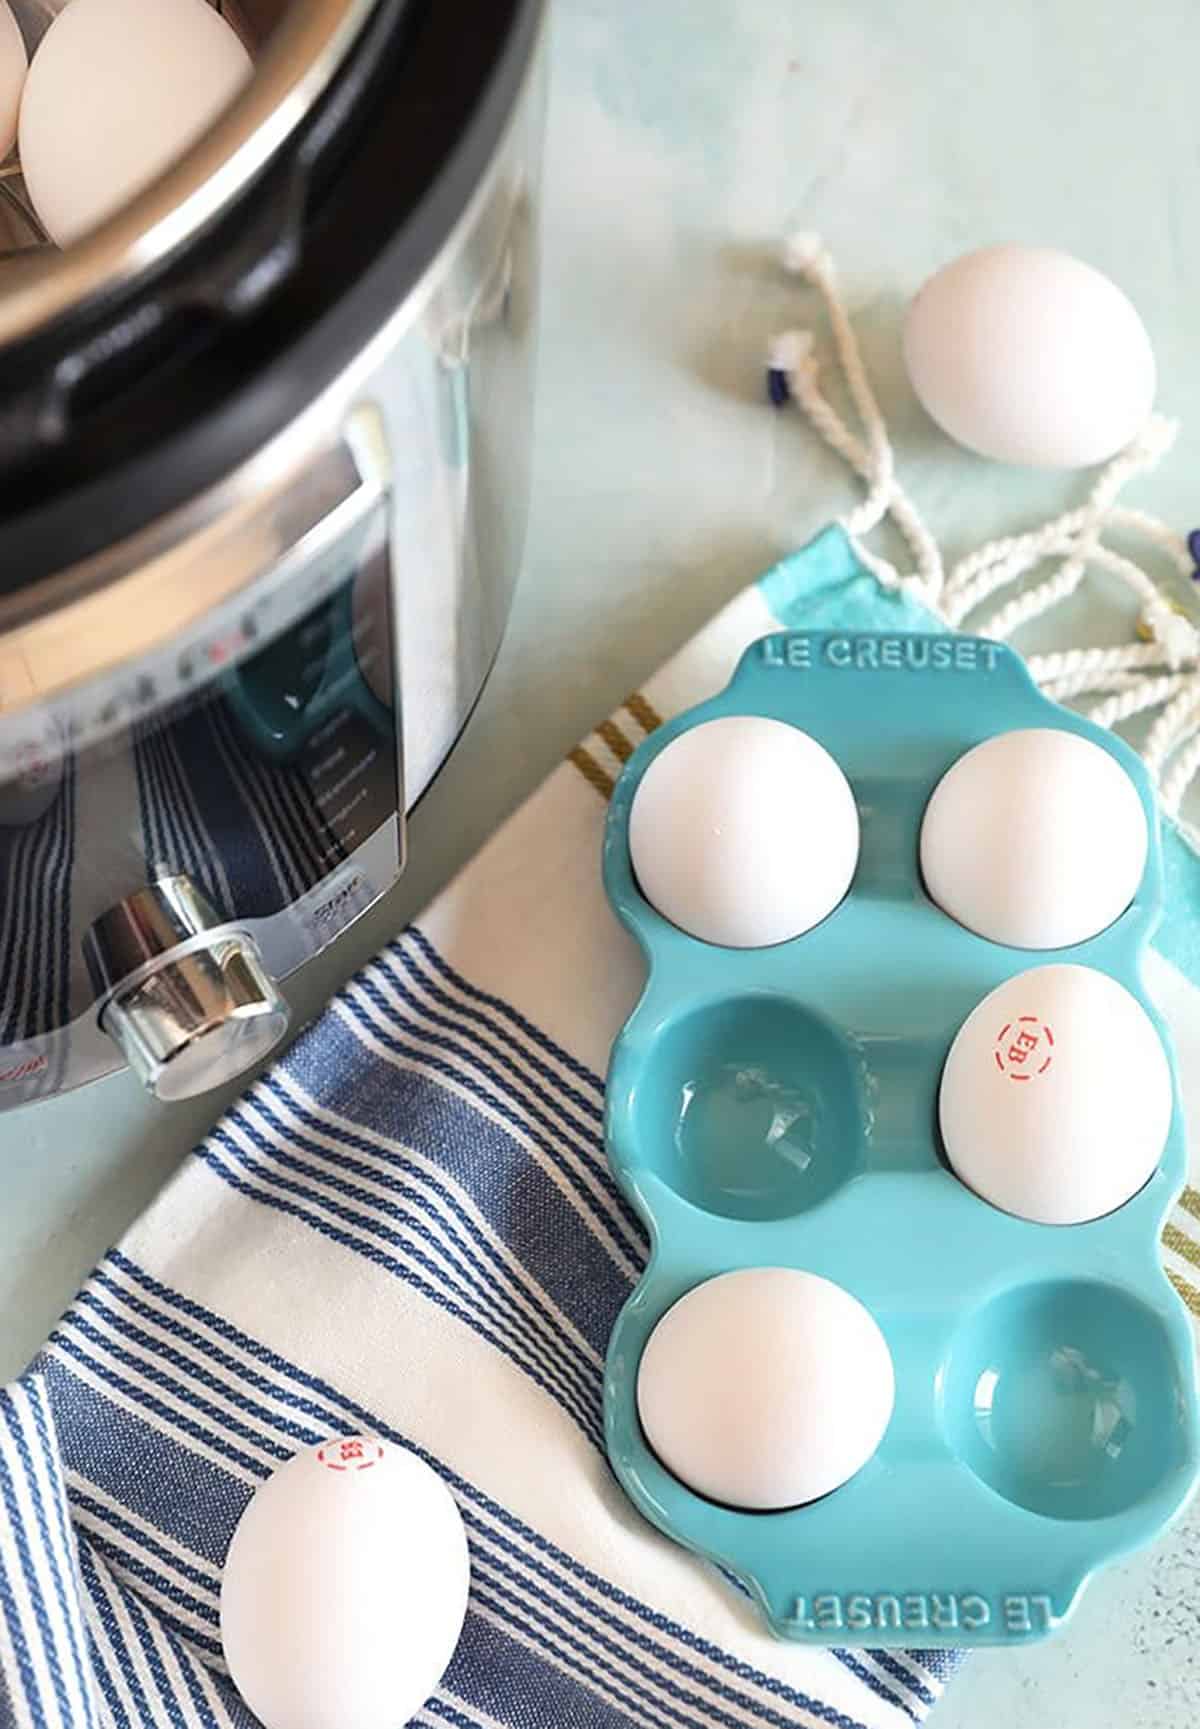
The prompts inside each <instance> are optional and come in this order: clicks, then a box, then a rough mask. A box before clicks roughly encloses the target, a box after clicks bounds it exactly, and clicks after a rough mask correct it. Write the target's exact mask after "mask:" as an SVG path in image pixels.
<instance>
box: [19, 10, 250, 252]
mask: <svg viewBox="0 0 1200 1729" xmlns="http://www.w3.org/2000/svg"><path fill="white" fill-rule="evenodd" d="M250 70H251V68H250V56H249V55H248V54H247V52H246V50H245V48H243V46H242V44H241V42H240V41H239V40H238V38H237V36H236V35H235V34H234V32H233V31H232V30H231V29H230V27H229V25H228V24H227V23H226V22H225V20H224V19H223V18H222V17H221V16H220V14H219V13H217V12H215V11H214V10H213V8H212V7H211V6H208V5H206V4H205V0H71V3H70V5H68V6H66V7H65V8H64V10H63V11H61V12H60V13H59V14H58V16H57V17H56V18H55V20H54V22H53V23H52V24H51V26H50V28H49V30H47V32H46V34H45V36H44V37H43V38H42V40H41V43H40V44H39V46H38V49H37V52H36V53H35V54H34V57H33V64H32V65H31V66H30V68H29V77H28V78H27V80H26V82H25V93H24V96H23V97H22V100H21V118H20V135H19V149H20V155H21V167H22V170H23V172H24V175H25V185H26V187H27V189H28V192H29V196H30V198H31V199H32V201H33V207H34V209H35V210H36V211H37V214H38V216H39V217H40V218H41V221H42V223H43V225H44V226H45V228H46V231H47V233H48V234H49V235H50V237H51V239H53V240H56V241H57V242H58V244H59V245H60V246H66V245H67V244H68V243H69V242H70V241H72V240H75V239H77V238H78V236H79V235H81V234H84V233H86V232H87V230H88V229H89V228H94V227H95V226H96V224H97V223H99V222H102V221H103V220H104V218H105V217H106V216H111V215H112V214H113V212H114V211H116V210H118V209H120V207H121V205H123V204H125V203H127V202H128V201H129V199H131V198H132V197H133V196H134V195H135V194H136V193H138V192H140V191H141V190H142V189H143V187H145V186H148V185H149V184H150V182H151V181H152V180H153V179H154V178H155V177H156V176H157V175H159V174H161V173H162V172H163V171H164V169H166V168H169V167H170V166H171V164H172V163H173V162H174V161H175V160H176V159H177V158H178V157H179V156H182V155H183V153H184V151H185V150H186V149H187V148H188V146H189V145H190V144H193V143H194V142H195V141H196V139H197V138H199V136H200V134H201V133H202V132H204V131H205V130H206V129H207V128H208V127H209V126H210V125H211V124H212V122H213V121H214V120H215V119H216V118H217V116H218V115H219V114H220V113H221V111H222V109H224V108H225V107H227V106H228V104H229V103H230V102H231V101H232V100H233V98H234V97H235V96H236V95H237V93H238V91H239V90H240V89H241V87H242V85H243V84H244V83H245V82H246V80H247V79H248V78H249V76H250Z"/></svg>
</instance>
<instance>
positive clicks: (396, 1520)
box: [221, 1436, 470, 1729]
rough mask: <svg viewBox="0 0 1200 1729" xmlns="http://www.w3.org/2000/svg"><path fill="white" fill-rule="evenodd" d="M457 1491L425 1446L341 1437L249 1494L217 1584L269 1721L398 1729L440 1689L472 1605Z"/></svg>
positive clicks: (229, 1647)
mask: <svg viewBox="0 0 1200 1729" xmlns="http://www.w3.org/2000/svg"><path fill="white" fill-rule="evenodd" d="M469 1570H470V1564H469V1559H468V1555H467V1539H466V1534H465V1532H464V1530H463V1524H462V1519H461V1517H460V1515H459V1511H458V1508H457V1507H456V1505H455V1503H454V1499H453V1497H452V1495H451V1494H450V1492H449V1490H448V1489H447V1488H446V1486H445V1484H444V1483H443V1482H442V1480H441V1478H440V1477H439V1476H438V1475H437V1474H436V1472H434V1471H432V1470H431V1469H430V1468H429V1466H428V1465H426V1464H425V1463H424V1462H423V1461H422V1460H420V1459H418V1458H417V1457H416V1455H415V1454H413V1453H409V1452H406V1451H405V1450H404V1449H403V1448H401V1447H394V1446H391V1445H390V1444H389V1443H387V1442H384V1441H376V1440H372V1439H371V1438H369V1437H367V1436H351V1437H345V1438H343V1437H340V1436H339V1437H337V1438H336V1439H334V1440H331V1441H326V1442H324V1443H323V1444H322V1445H321V1446H319V1447H310V1448H308V1449H306V1451H304V1452H302V1453H297V1454H296V1455H295V1457H294V1458H291V1459H289V1460H288V1461H287V1463H286V1464H284V1465H281V1466H280V1468H279V1470H277V1471H276V1472H275V1474H274V1475H273V1476H271V1477H269V1478H268V1479H267V1481H266V1482H265V1483H264V1484H263V1485H262V1487H261V1488H260V1489H259V1490H258V1491H257V1492H256V1494H255V1495H254V1497H253V1499H252V1500H251V1501H250V1503H249V1505H248V1506H247V1508H246V1510H245V1512H244V1513H243V1514H242V1517H241V1519H240V1520H239V1521H238V1525H237V1529H236V1530H235V1531H234V1534H233V1541H232V1542H231V1543H230V1545H229V1553H228V1555H227V1557H226V1560H225V1571H224V1575H223V1577H222V1580H221V1643H222V1646H223V1648H224V1652H225V1659H226V1662H227V1663H228V1664H229V1672H230V1675H231V1676H232V1677H233V1681H234V1684H235V1685H236V1687H237V1689H238V1691H239V1693H240V1694H241V1695H242V1698H243V1699H244V1700H245V1702H246V1704H247V1705H248V1706H249V1707H250V1709H251V1711H253V1712H254V1714H255V1716H256V1717H258V1718H260V1719H261V1721H262V1723H263V1725H264V1729H400V1725H401V1724H404V1723H407V1722H408V1720H409V1718H410V1717H412V1716H413V1714H414V1713H415V1712H417V1711H419V1710H420V1708H421V1706H422V1705H424V1703H425V1701H426V1700H427V1699H428V1698H429V1696H430V1695H431V1694H432V1693H433V1692H434V1690H435V1689H436V1687H437V1685H438V1682H439V1681H440V1680H441V1678H442V1675H443V1673H444V1672H445V1669H446V1666H447V1664H448V1663H449V1661H450V1658H451V1657H452V1655H453V1653H454V1648H455V1646H456V1645H457V1643H458V1639H459V1635H460V1633H461V1632H462V1625H463V1619H464V1617H465V1615H466V1610H467V1589H468V1584H469Z"/></svg>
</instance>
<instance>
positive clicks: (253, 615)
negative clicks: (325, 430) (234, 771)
mask: <svg viewBox="0 0 1200 1729" xmlns="http://www.w3.org/2000/svg"><path fill="white" fill-rule="evenodd" d="M352 502H353V503H354V504H355V505H357V506H358V507H359V508H358V509H357V510H356V511H354V512H353V513H349V512H347V513H346V514H347V516H348V520H339V517H340V512H337V511H335V512H334V513H333V515H332V516H331V517H330V518H327V519H326V520H325V521H323V522H321V523H319V524H318V525H317V526H316V527H315V528H314V529H312V530H310V532H309V534H308V535H306V536H305V537H304V539H303V540H301V541H300V542H299V543H298V544H297V545H295V546H294V547H293V548H292V549H291V551H290V552H289V553H288V554H287V555H286V556H285V557H283V558H282V559H280V560H279V561H278V562H277V563H276V564H275V565H274V566H273V567H272V568H271V569H269V570H268V571H267V572H266V573H265V574H264V575H263V576H261V577H260V578H259V580H258V581H257V582H256V583H255V584H254V586H253V587H252V588H251V589H250V590H249V592H246V593H239V594H238V595H236V596H235V597H234V598H233V599H231V600H228V601H226V602H225V603H224V604H223V605H220V606H218V607H216V608H214V610H213V611H212V612H211V613H209V614H207V615H206V616H205V618H204V619H203V621H202V623H201V624H200V625H199V626H198V627H197V628H195V629H194V630H193V631H191V632H189V633H188V634H187V635H185V636H182V637H178V638H176V639H175V640H173V641H172V642H170V643H168V644H167V645H166V646H165V647H163V648H161V649H158V650H157V651H154V652H151V653H150V654H147V655H144V656H142V657H140V658H139V659H138V661H137V663H136V664H135V665H132V666H129V667H120V668H118V669H117V670H115V671H114V672H111V673H108V674H102V675H100V676H99V677H96V678H93V679H91V680H89V681H88V683H87V684H86V685H85V686H84V687H83V688H82V689H79V690H77V691H69V692H67V693H66V694H65V695H63V696H61V697H57V698H55V699H52V700H51V701H50V702H43V703H36V704H35V705H34V706H32V707H31V706H27V703H28V697H29V696H31V695H32V694H33V693H32V691H31V689H30V682H31V681H30V678H29V675H28V671H27V669H26V668H25V667H24V666H23V665H22V663H21V662H20V661H19V660H15V658H13V657H7V656H6V655H5V653H4V650H3V647H2V646H0V781H2V780H7V779H10V778H12V779H16V778H20V777H22V776H27V775H28V774H29V772H30V768H31V763H32V762H34V761H36V760H37V757H38V755H39V752H38V750H37V748H36V740H37V739H39V738H43V737H44V738H46V739H47V740H53V741H54V742H55V743H56V744H57V747H58V748H59V749H60V750H61V749H73V750H85V749H87V748H88V747H89V746H91V745H93V744H96V743H98V742H99V741H100V740H102V739H104V738H107V737H109V736H111V735H112V734H114V733H117V732H120V731H123V730H124V729H125V728H126V727H128V726H130V725H133V724H136V723H137V722H138V721H139V720H142V719H146V718H148V717H150V716H151V715H153V714H155V713H157V712H159V711H160V710H162V709H164V708H169V707H171V706H172V705H173V704H174V703H176V702H178V701H180V700H182V699H184V698H186V697H188V696H190V695H191V694H192V693H193V692H198V691H199V690H200V689H202V687H204V686H205V685H207V684H209V683H211V682H212V681H213V679H215V678H219V677H221V676H222V675H223V674H225V673H228V672H229V671H231V670H232V669H233V668H234V667H235V666H237V665H238V664H239V663H240V662H242V661H244V660H247V659H249V658H250V657H251V656H253V655H255V654H257V653H259V651H260V650H261V649H262V648H263V646H264V645H265V644H266V643H268V642H270V641H272V640H273V639H274V638H276V637H279V636H281V635H284V634H285V633H286V632H287V631H288V630H290V629H291V628H292V627H293V626H294V625H295V624H297V623H298V622H299V620H301V619H302V618H304V617H305V616H306V614H308V613H310V612H312V610H313V609H314V607H316V606H318V605H319V604H320V603H321V602H322V601H324V600H327V599H328V598H329V597H330V596H331V595H333V594H334V593H336V592H337V590H338V589H340V588H341V587H343V586H344V585H345V583H346V582H347V581H349V580H350V579H351V578H352V577H353V575H354V573H355V572H356V571H357V570H360V569H361V568H363V567H364V566H365V565H366V564H368V563H369V562H370V560H371V558H372V557H373V556H374V555H375V554H376V552H377V551H378V550H379V549H380V548H381V547H383V546H384V545H385V543H386V539H387V494H386V493H384V494H380V495H379V496H378V497H376V498H375V499H374V500H372V501H370V503H369V505H368V507H367V509H366V510H364V509H363V508H362V503H363V501H362V500H361V499H357V498H356V499H355V500H353V501H352ZM10 708H11V709H15V710H16V712H14V713H11V714H9V713H6V710H9V709H10Z"/></svg>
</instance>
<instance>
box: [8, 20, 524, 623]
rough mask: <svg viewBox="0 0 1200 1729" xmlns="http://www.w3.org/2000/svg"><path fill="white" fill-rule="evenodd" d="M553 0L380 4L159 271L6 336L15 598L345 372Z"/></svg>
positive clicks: (244, 453) (421, 266)
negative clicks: (215, 215)
mask: <svg viewBox="0 0 1200 1729" xmlns="http://www.w3.org/2000/svg"><path fill="white" fill-rule="evenodd" d="M543 12H544V0H473V4H472V5H471V6H470V7H469V8H468V9H460V8H458V7H452V6H450V5H449V4H447V0H379V4H378V6H377V8H376V12H375V14H374V16H373V17H372V19H371V22H370V24H369V25H368V27H367V28H366V29H365V30H364V31H363V33H362V36H361V38H360V40H359V42H358V43H357V45H356V47H355V50H354V52H353V53H352V54H351V55H350V56H349V57H348V58H347V61H346V63H345V65H344V67H343V68H342V70H341V72H340V74H339V76H338V77H337V79H336V80H334V81H333V83H331V85H330V87H329V89H328V90H327V92H326V93H325V96H324V98H323V100H322V102H321V103H320V104H319V106H318V107H316V108H315V109H314V111H313V113H312V115H311V116H309V117H308V119H307V121H306V124H305V125H304V126H303V127H301V128H298V129H297V131H296V133H295V134H294V135H293V137H292V138H291V139H290V140H289V143H288V146H287V148H286V150H285V151H282V152H281V153H280V157H279V159H278V160H276V161H273V162H272V163H271V165H270V168H269V170H268V172H267V173H265V174H264V175H263V176H262V177H261V179H260V181H258V182H256V184H255V185H254V186H253V187H252V188H250V189H249V190H248V192H247V193H246V194H245V195H244V197H243V198H242V199H241V200H240V201H239V203H238V204H237V205H236V206H234V207H232V208H231V209H230V210H229V211H228V212H227V213H224V215H223V218H222V219H221V220H220V221H218V222H217V223H216V224H215V225H214V226H213V227H212V228H211V229H210V230H209V231H208V232H206V233H205V234H204V235H203V236H201V237H199V239H198V240H197V242H196V243H195V244H194V245H192V246H189V247H187V248H184V249H183V250H182V251H181V252H180V254H179V255H178V256H176V257H174V258H172V259H171V260H169V261H168V262H167V263H166V264H165V266H164V267H163V268H162V270H161V271H159V272H158V273H157V274H156V275H154V276H153V277H151V278H149V279H148V280H145V281H141V282H135V283H130V284H127V285H124V286H123V287H122V288H121V289H120V290H118V291H117V292H116V294H115V295H114V297H113V298H112V299H111V301H109V302H108V303H106V304H104V305H102V306H97V307H93V308H83V309H80V310H79V311H78V312H77V313H76V314H74V315H73V316H71V317H69V318H67V319H65V320H63V321H61V323H60V324H59V325H57V326H53V327H51V328H50V329H48V330H46V331H42V332H39V333H37V335H36V336H35V337H33V338H32V339H31V340H30V341H29V342H28V343H25V344H17V345H10V346H9V347H7V348H5V349H3V350H0V599H2V598H3V597H4V596H6V595H13V594H15V593H16V592H18V591H21V590H24V589H28V588H29V587H30V586H31V585H34V584H36V583H38V582H40V581H42V580H44V579H45V578H46V577H48V576H50V575H52V574H53V573H55V572H58V571H62V570H64V569H66V568H68V567H69V566H71V565H73V564H76V563H78V562H79V561H80V560H82V559H84V558H88V557H91V556H93V555H94V554H96V553H99V552H101V551H103V550H104V549H105V548H107V547H110V546H112V545H113V543H114V542H117V541H120V540H123V539H125V538H126V537H128V536H129V535H131V534H134V533H136V532H137V531H138V530H139V529H140V528H142V527H143V526H145V525H146V524H147V523H148V522H151V521H152V520H154V518H156V517H158V516H160V515H162V514H163V513H164V512H166V511H169V510H171V509H173V508H176V507H178V506H179V505H182V504H184V503H185V502H187V500H189V499H191V498H194V497H195V496H196V495H197V494H199V493H201V492H203V491H205V490H207V489H208V488H209V487H211V486H213V485H215V484H217V483H218V482H219V481H220V480H221V479H223V478H224V477H225V476H226V475H228V474H229V473H230V472H231V471H233V470H234V469H236V468H237V467H238V466H239V465H240V464H241V463H242V462H244V461H246V460H247V459H248V458H249V457H251V456H253V455H254V454H255V452H256V451H258V450H259V449H261V448H262V446H263V445H264V444H266V443H267V442H268V441H269V440H270V439H271V438H272V437H274V436H276V435H277V434H278V433H280V432H281V431H282V430H283V429H284V428H286V427H287V426H288V425H289V424H290V423H291V422H292V421H294V420H295V419H296V418H297V416H298V415H300V414H301V413H302V412H303V410H304V409H305V408H306V407H307V406H308V405H309V404H310V403H311V402H312V401H313V400H314V398H316V397H317V396H318V395H319V394H320V393H321V391H322V390H323V389H324V388H325V387H326V386H327V385H328V384H330V383H331V382H332V381H333V380H334V379H336V378H337V377H338V375H339V374H340V373H341V372H342V371H344V370H345V368H346V367H347V366H348V365H349V364H350V363H351V362H352V361H353V359H354V358H355V356H356V355H357V354H359V353H360V352H361V350H362V349H363V348H364V346H365V345H366V344H367V343H368V342H369V341H370V339H371V337H372V336H373V335H374V334H375V333H376V332H377V331H378V330H379V329H380V328H381V327H382V326H383V325H384V324H385V323H386V322H387V321H388V319H389V318H390V317H391V316H392V315H394V314H395V313H396V312H397V310H398V309H399V308H400V307H401V306H402V305H403V303H404V302H405V300H406V299H407V298H408V296H409V295H410V294H411V293H412V292H413V290H414V289H415V288H416V287H417V285H418V284H419V283H420V281H421V279H422V277H423V276H424V275H425V273H426V272H427V270H428V269H429V266H430V264H431V263H432V262H433V261H434V260H435V259H436V258H437V256H438V254H439V252H440V251H441V249H442V247H443V246H444V244H445V242H446V240H447V238H448V237H449V236H450V235H451V233H452V232H453V230H454V228H455V225H456V224H457V222H458V221H459V219H460V218H461V217H462V215H463V213H464V212H465V210H466V209H467V207H468V204H469V202H470V199H471V197H472V194H473V193H474V192H475V190H476V188H477V187H478V186H479V184H480V182H481V180H482V179H483V177H484V175H485V173H486V171H487V168H488V166H489V164H490V163H491V161H492V160H493V158H494V156H495V154H496V150H497V147H498V146H499V144H500V143H501V141H502V139H503V137H504V133H505V129H506V127H507V124H508V122H509V119H510V118H511V116H512V114H513V111H514V109H515V107H516V104H517V101H518V99H519V96H520V94H521V91H522V89H523V87H524V83H525V78H526V74H527V72H528V69H529V66H530V62H531V60H532V57H533V54H534V50H535V48H536V46H537V42H538V38H539V32H540V26H541V22H542V16H543ZM298 210H299V211H300V212H301V214H300V216H299V217H297V215H296V212H297V211H298ZM264 284H265V285H266V286H265V290H264V286H263V285H264ZM81 357H82V359H81ZM89 365H90V366H91V371H89V370H88V366H89ZM81 378H82V383H81V382H80V380H81ZM64 382H65V384H66V386H67V388H66V389H65V390H64Z"/></svg>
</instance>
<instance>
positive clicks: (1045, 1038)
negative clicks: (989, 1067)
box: [992, 1015, 1054, 1081]
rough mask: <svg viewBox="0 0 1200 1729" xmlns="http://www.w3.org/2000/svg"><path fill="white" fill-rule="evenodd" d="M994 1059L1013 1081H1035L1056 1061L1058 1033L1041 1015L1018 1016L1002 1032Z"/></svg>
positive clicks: (993, 1054)
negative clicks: (1055, 1050)
mask: <svg viewBox="0 0 1200 1729" xmlns="http://www.w3.org/2000/svg"><path fill="white" fill-rule="evenodd" d="M992 1058H993V1060H994V1062H995V1064H996V1067H997V1068H998V1069H999V1070H1000V1073H1001V1074H1002V1075H1006V1076H1007V1077H1008V1079H1009V1080H1010V1081H1032V1080H1036V1079H1037V1077H1038V1076H1039V1075H1044V1074H1045V1072H1046V1070H1047V1069H1048V1068H1049V1067H1050V1065H1051V1063H1052V1062H1053V1061H1054V1033H1053V1030H1052V1029H1051V1027H1050V1026H1049V1024H1048V1023H1047V1022H1046V1021H1043V1020H1039V1018H1038V1016H1037V1015H1018V1016H1017V1018H1016V1020H1015V1021H1007V1022H1006V1023H1005V1025H1004V1026H1003V1027H1001V1029H1000V1033H999V1035H998V1037H997V1039H996V1043H995V1045H994V1047H993V1049H992Z"/></svg>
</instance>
